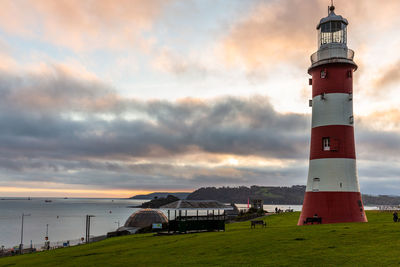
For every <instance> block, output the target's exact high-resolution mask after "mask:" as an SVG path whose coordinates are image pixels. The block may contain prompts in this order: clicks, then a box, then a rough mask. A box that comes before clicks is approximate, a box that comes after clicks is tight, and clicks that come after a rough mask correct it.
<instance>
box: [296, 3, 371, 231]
mask: <svg viewBox="0 0 400 267" xmlns="http://www.w3.org/2000/svg"><path fill="white" fill-rule="evenodd" d="M347 25H348V21H347V20H346V19H345V18H343V17H342V16H339V15H336V14H335V7H334V6H333V4H332V5H331V6H330V7H329V9H328V16H327V17H325V18H322V19H321V20H320V22H319V24H318V25H317V31H318V51H317V52H315V53H314V54H312V55H311V66H310V67H309V69H308V73H309V74H310V75H311V79H310V80H309V84H310V85H312V100H310V103H309V105H310V106H312V126H311V127H312V128H311V145H310V161H309V170H308V180H307V187H306V193H305V196H304V201H303V209H302V211H301V215H300V218H299V221H298V225H304V224H308V223H309V222H321V223H344V222H367V218H366V216H365V212H364V207H363V203H362V199H361V194H360V187H359V184H358V177H357V167H356V153H355V143H354V117H353V101H354V99H353V73H354V71H356V70H357V65H356V64H355V63H354V61H353V58H354V51H353V50H351V49H349V48H347Z"/></svg>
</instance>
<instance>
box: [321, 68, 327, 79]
mask: <svg viewBox="0 0 400 267" xmlns="http://www.w3.org/2000/svg"><path fill="white" fill-rule="evenodd" d="M321 78H322V79H325V78H326V69H322V70H321Z"/></svg>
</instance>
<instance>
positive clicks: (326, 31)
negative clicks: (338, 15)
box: [319, 21, 347, 46]
mask: <svg viewBox="0 0 400 267" xmlns="http://www.w3.org/2000/svg"><path fill="white" fill-rule="evenodd" d="M319 35H320V36H319V38H320V46H321V45H325V44H329V43H341V44H345V43H346V41H347V40H346V25H345V24H344V23H342V22H341V21H329V22H326V23H324V24H322V25H321V28H320V32H319Z"/></svg>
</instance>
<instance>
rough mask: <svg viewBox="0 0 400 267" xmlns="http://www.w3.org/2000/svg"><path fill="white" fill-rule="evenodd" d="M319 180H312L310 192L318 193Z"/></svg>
mask: <svg viewBox="0 0 400 267" xmlns="http://www.w3.org/2000/svg"><path fill="white" fill-rule="evenodd" d="M319 181H320V179H319V178H314V179H313V185H312V191H313V192H318V191H319Z"/></svg>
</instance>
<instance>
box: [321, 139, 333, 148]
mask: <svg viewBox="0 0 400 267" xmlns="http://www.w3.org/2000/svg"><path fill="white" fill-rule="evenodd" d="M322 149H323V150H324V151H329V150H331V144H330V140H329V137H324V138H322Z"/></svg>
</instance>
